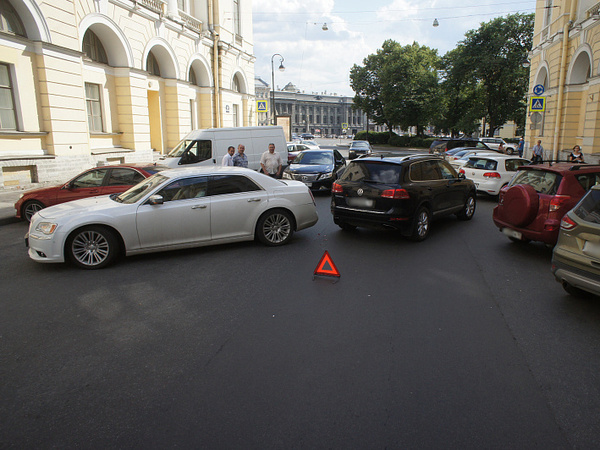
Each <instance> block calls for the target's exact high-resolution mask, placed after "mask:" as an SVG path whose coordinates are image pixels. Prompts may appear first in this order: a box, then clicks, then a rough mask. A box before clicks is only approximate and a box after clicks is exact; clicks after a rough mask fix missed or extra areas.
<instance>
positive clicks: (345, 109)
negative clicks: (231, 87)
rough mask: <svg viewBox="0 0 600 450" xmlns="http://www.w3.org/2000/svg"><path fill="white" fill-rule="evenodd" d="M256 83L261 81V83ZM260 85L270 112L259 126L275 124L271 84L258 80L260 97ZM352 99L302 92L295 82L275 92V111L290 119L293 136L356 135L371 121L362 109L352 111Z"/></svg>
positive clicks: (324, 93)
mask: <svg viewBox="0 0 600 450" xmlns="http://www.w3.org/2000/svg"><path fill="white" fill-rule="evenodd" d="M256 80H260V83H259V82H258V81H256ZM259 86H260V89H261V94H264V95H265V96H266V97H265V98H266V99H267V100H268V102H269V103H268V104H269V113H268V114H267V115H266V117H263V119H264V122H261V116H259V125H263V124H265V125H267V124H271V123H272V113H271V111H272V110H271V97H270V95H271V92H270V88H269V85H268V83H266V82H265V81H263V80H262V79H260V77H256V79H255V89H256V96H257V98H258V96H259V93H258V90H259ZM353 104H354V102H353V99H352V97H344V96H341V95H337V94H327V93H326V92H321V93H319V92H312V93H310V94H307V93H305V92H301V91H300V90H299V89H298V88H296V86H294V84H293V83H288V84H287V85H286V86H285V87H284V88H283V89H282V90H275V109H276V114H277V115H278V116H290V118H291V124H292V133H298V134H299V133H312V134H320V135H321V136H332V135H335V136H341V135H343V134H352V135H354V134H356V133H357V132H359V131H361V130H366V129H367V128H366V127H367V118H366V115H365V113H363V112H362V111H360V110H354V109H352V105H353Z"/></svg>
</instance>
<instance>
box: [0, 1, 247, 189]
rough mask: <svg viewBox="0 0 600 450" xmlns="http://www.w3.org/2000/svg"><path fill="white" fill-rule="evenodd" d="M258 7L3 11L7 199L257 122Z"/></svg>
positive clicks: (43, 5)
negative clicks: (203, 132)
mask: <svg viewBox="0 0 600 450" xmlns="http://www.w3.org/2000/svg"><path fill="white" fill-rule="evenodd" d="M251 9H252V6H251V2H250V1H249V0H0V188H1V187H3V186H10V185H19V184H26V183H28V182H43V181H52V180H57V179H66V178H68V177H69V176H71V175H74V174H76V173H78V172H79V171H81V170H83V169H85V168H88V167H90V166H93V165H101V164H106V163H118V162H147V161H151V160H152V157H153V151H157V152H161V153H165V152H167V151H169V150H170V149H171V148H173V147H174V146H175V145H176V144H177V142H178V141H179V140H180V139H181V138H182V137H183V136H185V135H186V134H187V133H188V132H189V131H190V130H192V129H195V128H208V127H222V126H246V125H253V124H254V123H255V109H254V107H255V101H254V85H253V83H252V79H253V78H254V56H253V43H252V20H251V17H252V14H251Z"/></svg>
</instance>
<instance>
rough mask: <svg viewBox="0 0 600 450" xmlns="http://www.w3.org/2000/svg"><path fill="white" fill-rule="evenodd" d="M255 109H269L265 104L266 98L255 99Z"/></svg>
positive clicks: (259, 110)
mask: <svg viewBox="0 0 600 450" xmlns="http://www.w3.org/2000/svg"><path fill="white" fill-rule="evenodd" d="M256 110H257V111H258V112H267V111H268V110H269V108H268V106H267V101H266V100H257V101H256Z"/></svg>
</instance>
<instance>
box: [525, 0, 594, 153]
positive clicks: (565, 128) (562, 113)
mask: <svg viewBox="0 0 600 450" xmlns="http://www.w3.org/2000/svg"><path fill="white" fill-rule="evenodd" d="M529 56H530V58H529V59H530V62H531V68H530V80H529V94H528V95H529V99H528V100H529V104H530V110H529V112H528V118H527V130H526V142H527V144H528V145H529V146H530V147H531V146H533V145H534V144H535V143H536V142H537V140H538V139H539V140H541V141H542V145H543V146H544V148H545V150H546V153H547V157H549V156H550V155H552V157H553V158H554V159H556V158H558V159H564V156H565V152H570V150H571V149H572V148H573V146H574V145H575V144H578V145H580V146H581V148H582V149H583V152H584V153H585V154H588V155H589V154H594V153H596V154H598V153H600V101H599V100H600V3H599V2H597V1H592V0H538V1H537V4H536V14H535V28H534V37H533V48H532V50H531V52H530V55H529ZM538 85H540V86H541V87H542V88H543V89H540V87H539V86H538ZM536 86H537V88H536ZM542 90H543V93H540V92H541V91H542ZM532 107H533V111H532V110H531V108H532Z"/></svg>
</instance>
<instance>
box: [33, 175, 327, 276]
mask: <svg viewBox="0 0 600 450" xmlns="http://www.w3.org/2000/svg"><path fill="white" fill-rule="evenodd" d="M317 220H318V216H317V210H316V205H315V201H314V198H313V196H312V194H311V192H310V190H309V189H308V188H307V187H306V185H305V184H304V183H301V182H300V181H291V180H286V181H280V180H276V179H274V178H271V177H268V176H266V175H262V174H260V173H257V172H255V171H253V170H249V169H243V168H240V167H219V166H216V167H189V168H182V169H171V170H165V171H163V172H161V173H157V174H156V175H153V176H151V177H149V178H147V179H145V180H144V181H142V182H141V183H139V184H137V185H136V186H133V187H132V188H131V189H129V190H128V191H126V192H124V193H122V194H111V195H107V196H101V197H92V198H87V199H82V200H76V201H72V202H68V203H63V204H60V205H56V206H51V207H49V208H46V209H43V210H41V211H39V212H38V213H36V214H35V215H34V216H33V217H32V220H31V224H30V226H29V232H28V234H27V236H26V244H27V245H28V248H29V256H30V257H31V258H32V259H33V260H34V261H37V262H42V263H51V262H64V261H65V260H70V261H72V262H73V263H74V264H75V265H77V266H79V267H81V268H84V269H99V268H102V267H105V266H107V265H108V264H110V263H111V262H113V261H114V260H115V258H116V257H117V256H118V255H119V254H121V253H122V254H126V255H133V254H138V253H149V252H156V251H163V250H174V249H181V248H189V247H199V246H205V245H213V244H225V243H230V242H238V241H248V240H253V239H255V238H256V239H258V240H259V241H261V242H262V243H264V244H266V245H269V246H276V245H283V244H285V243H287V242H289V240H290V239H291V237H292V234H293V233H294V231H298V230H302V229H305V228H308V227H311V226H313V225H314V224H315V223H317Z"/></svg>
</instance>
